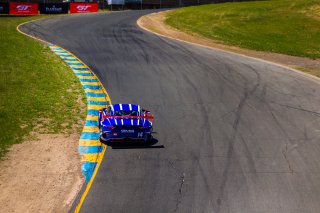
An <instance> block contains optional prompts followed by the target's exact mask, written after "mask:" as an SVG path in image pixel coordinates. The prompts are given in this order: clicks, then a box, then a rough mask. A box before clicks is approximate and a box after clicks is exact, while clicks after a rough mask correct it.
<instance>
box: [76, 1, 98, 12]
mask: <svg viewBox="0 0 320 213" xmlns="http://www.w3.org/2000/svg"><path fill="white" fill-rule="evenodd" d="M98 9H99V7H98V3H70V13H92V12H98Z"/></svg>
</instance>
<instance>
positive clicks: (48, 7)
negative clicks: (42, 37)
mask: <svg viewBox="0 0 320 213" xmlns="http://www.w3.org/2000/svg"><path fill="white" fill-rule="evenodd" d="M39 10H40V14H67V13H68V12H69V4H68V3H40V4H39Z"/></svg>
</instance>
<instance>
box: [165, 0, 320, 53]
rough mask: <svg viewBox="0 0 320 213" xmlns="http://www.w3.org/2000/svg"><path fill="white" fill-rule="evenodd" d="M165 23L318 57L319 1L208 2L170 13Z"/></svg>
mask: <svg viewBox="0 0 320 213" xmlns="http://www.w3.org/2000/svg"><path fill="white" fill-rule="evenodd" d="M166 23H167V24H169V25H171V26H172V27H175V28H177V29H179V30H182V31H185V32H189V33H190V32H191V33H196V34H199V35H201V36H204V37H207V38H210V39H213V40H217V41H221V43H225V44H228V45H235V46H239V47H243V48H248V49H253V50H259V51H267V52H275V53H283V54H288V55H294V56H303V57H308V58H313V59H316V58H320V1H319V0H269V1H257V2H240V3H225V4H211V5H203V6H196V7H187V8H182V9H178V10H175V11H171V12H169V14H168V16H167V18H166Z"/></svg>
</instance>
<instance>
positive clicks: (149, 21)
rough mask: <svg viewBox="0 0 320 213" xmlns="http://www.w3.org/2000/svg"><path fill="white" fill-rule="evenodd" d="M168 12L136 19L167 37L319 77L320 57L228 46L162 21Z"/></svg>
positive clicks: (141, 24) (142, 24)
mask: <svg viewBox="0 0 320 213" xmlns="http://www.w3.org/2000/svg"><path fill="white" fill-rule="evenodd" d="M168 12H169V11H165V12H159V13H152V14H149V15H146V16H143V17H141V18H140V19H139V20H138V25H140V26H142V27H144V28H146V29H149V30H151V31H153V32H155V33H158V34H161V35H164V36H167V37H171V38H176V39H180V40H184V41H188V42H192V43H196V44H201V45H205V46H209V47H214V48H218V49H222V50H227V51H230V52H235V53H239V54H243V55H247V56H250V57H254V58H260V59H263V60H267V61H271V62H274V63H277V64H282V65H284V66H288V67H291V68H294V69H298V70H301V71H303V72H306V73H309V74H312V75H315V76H317V77H320V59H316V60H313V59H309V58H302V57H296V56H289V55H284V54H278V53H268V52H261V51H254V50H248V49H242V48H239V47H235V46H228V45H225V44H222V43H221V42H219V41H215V40H212V39H208V38H204V37H202V36H200V35H197V34H193V33H189V32H188V33H185V32H181V31H179V30H177V29H175V28H173V27H170V26H168V25H166V24H165V23H164V21H165V19H166V14H167V13H168Z"/></svg>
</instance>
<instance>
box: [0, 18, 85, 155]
mask: <svg viewBox="0 0 320 213" xmlns="http://www.w3.org/2000/svg"><path fill="white" fill-rule="evenodd" d="M42 17H43V16H42ZM39 18H41V17H40V16H34V17H9V16H6V17H0V73H1V75H0V100H1V102H0V132H1V134H0V157H3V156H4V153H5V152H6V150H7V149H8V147H10V145H11V144H14V143H19V142H21V140H22V139H23V138H24V137H26V136H28V135H29V133H30V132H31V131H36V132H43V133H60V132H70V131H74V127H73V124H74V123H78V122H81V119H82V120H83V119H84V116H85V113H83V112H82V113H80V112H81V109H80V106H79V103H78V102H83V101H84V100H83V99H84V94H83V91H82V89H81V85H80V83H79V82H78V79H77V78H76V77H75V76H74V74H73V73H72V71H71V69H70V68H69V67H68V66H67V65H65V64H64V63H63V62H62V60H61V59H60V58H59V57H58V56H56V55H55V54H54V53H53V52H51V51H50V49H49V48H48V47H46V46H45V45H44V44H40V43H38V42H36V41H34V40H33V39H31V38H28V37H26V36H24V35H22V34H20V33H19V32H18V31H16V26H17V25H18V24H20V23H22V22H26V21H30V20H34V19H39ZM79 97H80V100H78V99H79ZM82 108H83V107H82ZM82 111H83V109H82ZM79 116H80V117H79ZM76 130H77V131H80V128H79V127H78V128H76Z"/></svg>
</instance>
